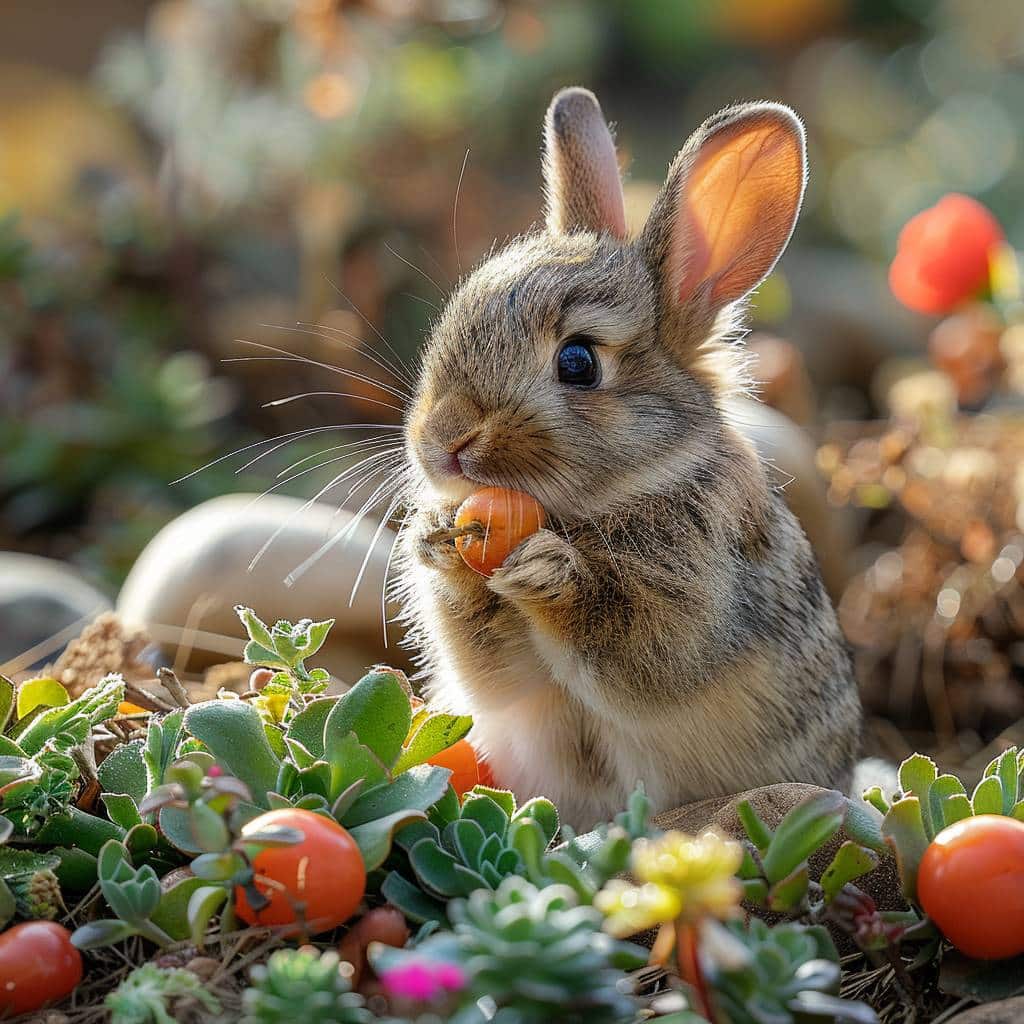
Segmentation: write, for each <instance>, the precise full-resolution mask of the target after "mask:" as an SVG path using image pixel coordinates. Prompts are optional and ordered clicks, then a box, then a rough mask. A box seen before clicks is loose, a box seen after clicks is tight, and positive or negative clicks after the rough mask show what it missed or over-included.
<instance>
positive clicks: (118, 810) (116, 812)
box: [100, 793, 142, 830]
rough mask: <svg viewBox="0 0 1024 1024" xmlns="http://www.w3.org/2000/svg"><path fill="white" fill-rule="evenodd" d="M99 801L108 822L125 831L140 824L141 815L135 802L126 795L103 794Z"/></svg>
mask: <svg viewBox="0 0 1024 1024" xmlns="http://www.w3.org/2000/svg"><path fill="white" fill-rule="evenodd" d="M100 799H101V800H102V801H103V806H104V807H106V809H107V815H108V816H109V818H110V820H111V821H112V822H114V823H115V824H116V825H120V826H121V828H123V829H125V830H127V829H130V828H132V826H134V825H140V824H142V815H140V814H139V808H138V806H137V804H136V803H135V801H134V800H133V799H132V798H131V797H130V796H128V794H127V793H104V794H103V795H102V796H101V797H100Z"/></svg>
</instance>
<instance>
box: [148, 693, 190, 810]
mask: <svg viewBox="0 0 1024 1024" xmlns="http://www.w3.org/2000/svg"><path fill="white" fill-rule="evenodd" d="M184 715H185V712H184V710H183V709H181V708H178V709H177V710H175V711H170V712H168V713H167V714H166V715H163V716H157V715H151V716H150V719H149V726H148V728H147V730H146V744H145V746H144V747H143V748H142V759H143V761H144V762H145V764H146V786H147V792H152V791H153V790H154V789H156V787H157V786H160V785H162V784H163V783H164V782H165V781H169V780H168V779H167V778H166V776H167V769H168V768H169V767H170V766H171V764H172V763H173V762H174V759H175V756H176V754H177V750H178V744H179V742H180V741H181V730H182V720H183V718H184Z"/></svg>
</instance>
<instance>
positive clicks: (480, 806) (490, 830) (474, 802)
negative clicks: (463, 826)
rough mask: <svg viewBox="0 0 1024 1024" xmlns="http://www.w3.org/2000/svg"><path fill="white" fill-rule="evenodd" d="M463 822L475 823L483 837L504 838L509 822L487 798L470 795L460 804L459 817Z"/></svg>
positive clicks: (503, 813) (502, 812) (500, 810)
mask: <svg viewBox="0 0 1024 1024" xmlns="http://www.w3.org/2000/svg"><path fill="white" fill-rule="evenodd" d="M460 816H461V817H462V818H463V819H464V820H468V821H475V822H476V823H477V824H478V825H479V826H480V827H481V828H482V829H483V832H484V835H485V836H499V837H501V838H502V839H504V838H505V833H506V832H508V826H509V820H508V816H507V815H506V814H505V812H504V811H503V810H502V809H501V808H500V807H499V806H498V805H497V804H496V803H495V802H494V801H493V800H492V799H491V798H490V797H489V796H480V795H479V794H472V795H469V796H467V797H466V799H465V800H464V801H463V803H462V811H461V815H460Z"/></svg>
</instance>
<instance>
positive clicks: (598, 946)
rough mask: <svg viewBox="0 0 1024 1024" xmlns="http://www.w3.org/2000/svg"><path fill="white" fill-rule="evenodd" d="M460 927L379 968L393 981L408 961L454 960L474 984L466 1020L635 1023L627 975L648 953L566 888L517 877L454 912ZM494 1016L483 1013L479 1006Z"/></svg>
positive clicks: (466, 994) (379, 953) (390, 952)
mask: <svg viewBox="0 0 1024 1024" xmlns="http://www.w3.org/2000/svg"><path fill="white" fill-rule="evenodd" d="M448 914H449V917H450V919H451V923H452V927H453V931H451V932H438V933H435V934H434V935H431V936H430V937H429V938H427V939H425V940H424V941H422V942H421V943H419V944H418V945H417V946H416V947H415V948H414V949H411V950H395V949H384V948H377V949H376V950H374V951H372V952H371V960H372V961H373V963H374V967H375V969H377V970H378V972H379V973H383V975H384V976H386V975H387V974H388V973H391V972H394V971H395V969H396V967H398V966H399V965H401V964H402V963H403V962H404V961H409V960H421V961H430V960H433V961H435V962H447V963H450V964H456V965H459V966H461V967H462V968H463V970H464V975H465V981H466V987H465V988H464V990H463V991H462V992H461V998H462V1006H461V1009H459V1011H458V1012H457V1013H456V1014H455V1015H454V1016H453V1017H452V1018H451V1019H452V1020H453V1021H457V1022H458V1024H473V1022H477V1021H480V1022H482V1021H484V1020H485V1019H492V1020H494V1021H500V1022H502V1024H547V1022H548V1021H554V1020H557V1021H559V1022H560V1024H577V1022H578V1024H602V1022H608V1024H611V1022H621V1021H628V1020H632V1019H633V1015H634V1013H635V1012H636V1009H637V1006H636V1003H635V1001H634V1000H633V998H632V997H631V996H630V995H629V994H628V992H627V991H626V990H625V985H624V982H625V975H624V973H623V972H624V971H625V970H629V969H633V968H636V967H639V966H641V965H642V964H644V963H645V962H646V960H647V951H646V950H643V949H640V948H638V947H636V946H633V945H631V944H629V943H625V942H621V941H619V940H617V939H613V938H612V937H611V936H610V935H607V934H605V932H603V931H602V930H601V926H602V924H603V918H602V916H601V914H600V913H599V912H598V911H597V910H595V909H594V908H593V907H589V906H581V905H580V904H579V902H578V900H577V898H576V894H575V892H574V891H573V890H572V889H571V888H570V887H569V886H565V885H549V886H547V887H545V888H542V889H538V888H537V887H536V886H535V885H533V884H532V883H531V882H528V881H527V880H526V879H525V878H521V877H518V876H511V877H508V878H506V879H504V880H503V881H502V882H501V884H500V885H499V886H498V887H497V889H495V890H493V891H492V890H490V889H477V890H476V891H475V892H474V893H473V894H472V895H471V896H470V897H469V898H468V899H456V900H453V901H452V902H451V903H450V904H449V906H448ZM478 1001H482V1002H483V1003H484V1004H485V1005H487V1006H489V1007H490V1008H491V1010H493V1014H494V1015H493V1017H485V1016H483V1011H482V1010H481V1009H480V1006H479V1002H478Z"/></svg>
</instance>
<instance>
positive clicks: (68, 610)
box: [0, 551, 110, 672]
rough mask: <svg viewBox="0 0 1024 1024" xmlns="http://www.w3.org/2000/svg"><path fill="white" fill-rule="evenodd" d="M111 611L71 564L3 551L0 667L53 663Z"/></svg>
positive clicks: (103, 597) (0, 567)
mask: <svg viewBox="0 0 1024 1024" xmlns="http://www.w3.org/2000/svg"><path fill="white" fill-rule="evenodd" d="M109 608H110V601H109V599H108V598H107V596H106V595H105V594H103V593H102V592H101V591H100V590H98V589H97V588H96V587H94V586H92V584H91V583H89V582H88V581H87V580H86V579H85V578H84V577H82V576H81V575H80V574H79V573H78V572H76V571H75V570H74V569H72V568H71V567H70V566H69V565H66V564H65V563H63V562H59V561H56V560H55V559H52V558H41V557H39V556H37V555H24V554H20V553H17V552H13V551H3V552H0V664H4V665H7V666H8V669H9V671H11V672H17V671H22V670H24V669H30V668H33V667H35V666H38V665H41V664H42V663H44V662H46V661H49V660H52V659H53V657H54V656H55V655H56V654H57V653H58V652H59V651H60V650H61V648H62V647H63V646H64V644H65V643H67V641H69V640H71V639H72V638H73V637H74V636H76V635H77V634H78V633H79V631H80V630H81V629H82V627H83V626H84V625H85V624H86V623H87V622H89V621H91V620H92V619H93V618H95V616H97V615H99V614H100V613H101V612H103V611H106V610H107V609H109ZM36 648H38V651H35V649H36Z"/></svg>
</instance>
